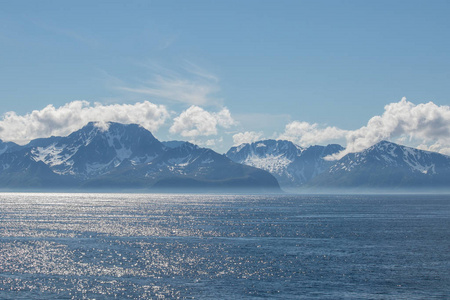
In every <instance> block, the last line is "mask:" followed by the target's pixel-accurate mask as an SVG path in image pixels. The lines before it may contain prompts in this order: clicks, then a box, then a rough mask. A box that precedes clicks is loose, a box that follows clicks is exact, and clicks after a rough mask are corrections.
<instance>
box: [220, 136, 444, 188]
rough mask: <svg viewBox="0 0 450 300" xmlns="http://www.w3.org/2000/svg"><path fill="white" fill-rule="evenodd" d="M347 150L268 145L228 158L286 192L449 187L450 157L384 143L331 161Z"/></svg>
mask: <svg viewBox="0 0 450 300" xmlns="http://www.w3.org/2000/svg"><path fill="white" fill-rule="evenodd" d="M342 150H343V148H342V147H341V146H339V145H335V144H332V145H328V146H310V147H307V148H302V147H300V146H298V145H295V144H293V143H292V142H289V141H280V140H278V141H275V140H264V141H257V142H254V143H249V144H242V145H239V146H236V147H232V148H231V149H230V150H229V151H228V152H227V156H228V157H229V158H230V159H232V160H233V161H235V162H238V163H242V164H246V165H249V166H254V167H257V168H261V169H264V170H267V171H269V172H270V173H272V174H273V175H274V176H275V177H276V178H277V180H278V181H279V183H280V185H281V187H282V188H285V189H289V188H299V187H301V188H306V189H315V190H321V189H342V188H343V189H346V188H347V189H348V188H352V189H353V188H360V189H363V188H365V189H371V188H387V189H417V188H428V189H430V188H432V189H434V188H436V189H437V188H439V189H441V188H444V189H448V188H450V157H449V156H446V155H442V154H439V153H435V152H429V151H423V150H419V149H415V148H411V147H406V146H402V145H398V144H395V143H391V142H387V141H381V142H379V143H377V144H375V145H373V146H372V147H370V148H368V149H366V150H364V151H361V152H358V153H350V154H347V155H345V156H344V157H343V158H341V159H340V160H337V161H332V160H327V159H326V157H327V156H329V155H331V154H335V153H338V152H340V151H342Z"/></svg>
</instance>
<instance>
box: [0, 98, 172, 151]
mask: <svg viewBox="0 0 450 300" xmlns="http://www.w3.org/2000/svg"><path fill="white" fill-rule="evenodd" d="M167 118H169V112H168V111H167V109H166V107H165V106H164V105H156V104H153V103H151V102H148V101H144V102H138V103H135V104H113V105H102V104H99V103H95V104H94V105H91V104H90V103H89V102H87V101H73V102H70V103H67V104H65V105H64V106H61V107H58V108H55V107H54V106H53V105H48V106H46V107H45V108H43V109H42V110H34V111H32V112H31V113H29V114H26V115H23V116H20V115H17V114H16V113H15V112H7V113H5V114H4V115H3V116H2V118H1V120H0V139H2V140H4V141H12V142H16V143H18V144H26V143H27V142H29V141H30V140H32V139H35V138H42V137H49V136H52V135H54V136H65V135H68V134H70V133H72V132H73V131H75V130H78V129H80V128H82V127H83V126H84V125H86V124H87V123H88V122H100V123H102V122H108V121H112V122H119V123H125V124H130V123H136V124H140V125H141V126H143V127H144V128H146V129H148V130H150V131H152V132H155V131H157V130H158V129H159V127H160V126H161V125H163V124H164V123H165V121H166V119H167Z"/></svg>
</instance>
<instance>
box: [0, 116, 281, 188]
mask: <svg viewBox="0 0 450 300" xmlns="http://www.w3.org/2000/svg"><path fill="white" fill-rule="evenodd" d="M104 125H106V127H105V126H104ZM0 166H1V167H2V169H0V186H2V187H6V188H8V187H33V188H41V187H54V186H63V187H73V188H111V189H115V188H133V189H136V188H146V189H152V188H153V189H154V188H158V189H162V188H165V189H167V190H170V189H175V188H177V187H180V188H186V184H185V182H187V181H190V182H194V183H195V187H196V188H199V189H213V188H223V189H230V188H239V189H244V188H248V189H251V190H255V191H280V190H279V185H278V182H277V181H276V179H275V178H274V177H273V176H272V175H270V174H269V173H268V172H265V171H263V170H259V169H254V168H252V167H248V166H243V165H239V164H236V163H234V162H232V161H231V160H230V159H228V158H226V157H225V156H224V155H220V154H218V153H216V152H214V151H213V150H211V149H206V148H201V147H198V146H196V145H193V144H190V143H187V142H186V143H182V144H180V145H179V146H178V147H175V148H170V147H167V146H165V145H164V144H163V143H161V142H160V141H158V140H157V139H156V138H155V137H154V136H153V135H152V134H151V132H150V131H148V130H146V129H144V128H143V127H141V126H139V125H136V124H120V123H114V122H109V123H107V124H102V126H99V125H98V124H96V123H94V122H91V123H88V124H87V125H86V126H84V127H83V128H81V129H80V130H77V131H75V132H73V133H71V134H69V135H68V136H65V137H50V138H42V139H36V140H32V141H30V142H29V143H28V144H27V145H24V146H18V148H17V149H16V150H15V151H9V150H8V151H5V153H3V154H1V155H0ZM227 172H228V173H227ZM160 181H161V182H162V183H160ZM164 182H172V184H169V185H168V184H164ZM21 183H22V184H21Z"/></svg>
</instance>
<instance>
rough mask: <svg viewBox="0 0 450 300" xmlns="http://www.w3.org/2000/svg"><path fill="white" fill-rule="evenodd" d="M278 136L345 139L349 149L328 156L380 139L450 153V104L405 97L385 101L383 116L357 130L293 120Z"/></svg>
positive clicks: (305, 140)
mask: <svg viewBox="0 0 450 300" xmlns="http://www.w3.org/2000/svg"><path fill="white" fill-rule="evenodd" d="M278 138H279V139H286V140H290V141H292V142H294V143H297V144H299V145H300V146H309V145H314V144H320V143H324V142H330V141H333V140H339V139H345V140H346V149H345V150H344V151H342V152H341V153H338V154H336V155H334V156H330V157H328V159H331V160H334V159H340V158H342V157H343V156H344V155H346V154H348V153H353V152H359V151H362V150H364V149H367V148H369V147H370V146H372V145H374V144H376V143H378V142H380V141H381V140H391V141H396V142H400V143H407V144H408V143H409V144H415V146H416V147H418V148H420V149H424V150H430V151H435V152H440V153H443V154H450V107H449V106H438V105H436V104H434V103H433V102H428V103H423V104H418V105H415V104H413V103H411V102H409V101H407V100H406V98H402V100H401V101H399V102H394V103H390V104H388V105H386V106H385V107H384V113H383V114H382V115H381V116H374V117H372V118H371V119H370V120H369V121H368V123H367V125H366V126H363V127H361V128H359V129H356V130H343V129H339V128H337V127H329V126H328V127H325V126H320V125H318V124H315V123H314V124H310V123H307V122H299V121H293V122H291V123H289V124H287V125H286V128H285V131H284V133H283V134H281V135H280V136H279V137H278Z"/></svg>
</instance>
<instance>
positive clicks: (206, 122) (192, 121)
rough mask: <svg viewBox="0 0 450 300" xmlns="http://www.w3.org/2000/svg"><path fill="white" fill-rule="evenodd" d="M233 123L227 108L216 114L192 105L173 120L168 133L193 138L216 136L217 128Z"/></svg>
mask: <svg viewBox="0 0 450 300" xmlns="http://www.w3.org/2000/svg"><path fill="white" fill-rule="evenodd" d="M235 123H236V122H235V121H234V120H233V118H232V117H231V114H230V111H229V110H228V109H227V108H223V109H222V110H221V111H219V112H218V113H214V112H213V113H211V112H208V111H206V110H204V109H203V108H201V107H199V106H196V105H192V106H191V107H189V108H188V109H187V110H185V111H183V112H182V113H181V114H180V115H179V116H178V117H176V118H175V119H174V122H173V125H172V126H171V127H170V129H169V131H170V133H176V134H180V135H181V136H184V137H190V138H194V137H198V136H210V135H216V134H217V128H218V127H223V128H229V127H230V126H232V125H234V124H235Z"/></svg>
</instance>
